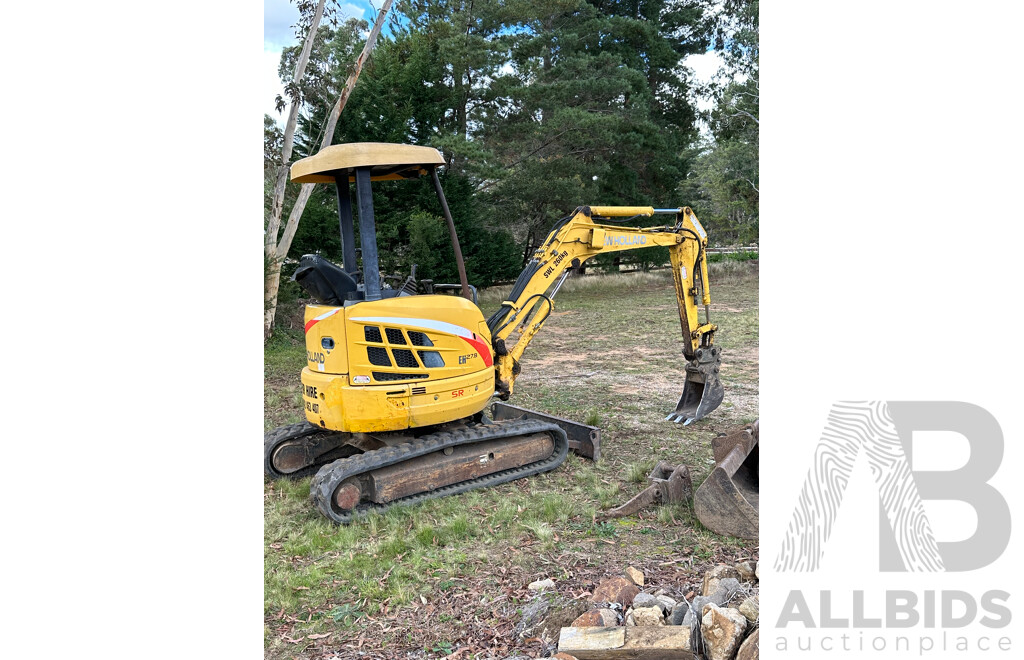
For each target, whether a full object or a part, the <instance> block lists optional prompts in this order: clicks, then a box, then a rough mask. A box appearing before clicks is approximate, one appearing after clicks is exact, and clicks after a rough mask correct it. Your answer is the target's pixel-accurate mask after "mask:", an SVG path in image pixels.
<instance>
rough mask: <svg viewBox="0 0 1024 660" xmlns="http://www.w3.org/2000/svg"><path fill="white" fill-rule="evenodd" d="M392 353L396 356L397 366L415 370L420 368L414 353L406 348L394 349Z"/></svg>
mask: <svg viewBox="0 0 1024 660" xmlns="http://www.w3.org/2000/svg"><path fill="white" fill-rule="evenodd" d="M391 352H392V353H393V354H394V356H395V364H397V365H398V366H399V367H403V368H405V369H415V368H416V367H418V366H420V363H419V362H417V361H416V358H415V357H414V356H413V354H412V351H408V350H406V349H404V348H394V349H392V350H391Z"/></svg>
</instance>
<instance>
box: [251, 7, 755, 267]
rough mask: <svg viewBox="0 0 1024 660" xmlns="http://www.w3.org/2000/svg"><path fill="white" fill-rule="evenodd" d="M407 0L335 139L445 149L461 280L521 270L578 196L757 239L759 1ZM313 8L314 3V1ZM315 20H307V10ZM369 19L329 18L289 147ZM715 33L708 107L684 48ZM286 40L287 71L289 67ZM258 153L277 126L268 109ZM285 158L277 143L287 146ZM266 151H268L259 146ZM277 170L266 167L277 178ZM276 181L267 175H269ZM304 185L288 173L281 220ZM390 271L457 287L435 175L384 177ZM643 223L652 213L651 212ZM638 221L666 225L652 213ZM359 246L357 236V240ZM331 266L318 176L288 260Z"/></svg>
mask: <svg viewBox="0 0 1024 660" xmlns="http://www.w3.org/2000/svg"><path fill="white" fill-rule="evenodd" d="M724 7H725V9H724V11H723V12H712V11H709V9H708V3H706V2H704V1H703V0H688V1H685V2H682V3H678V2H669V1H668V0H639V1H638V0H631V1H629V2H627V1H624V0H545V1H543V2H542V1H541V0H505V1H499V0H440V1H438V0H429V1H428V0H405V1H402V2H399V3H397V4H396V5H395V9H394V10H393V12H394V13H393V15H392V22H391V30H390V33H389V32H388V31H385V34H384V35H382V36H381V38H380V39H379V40H378V43H377V46H376V48H375V50H374V52H373V56H372V58H371V59H370V60H369V61H368V62H367V63H366V65H365V66H364V68H363V71H362V75H361V77H360V79H359V82H358V84H357V85H356V87H355V88H354V89H353V90H352V93H351V95H350V97H349V99H348V102H347V104H346V106H345V109H344V111H343V112H342V113H341V116H340V118H339V121H338V123H337V127H336V130H335V134H334V136H333V143H335V144H340V143H346V142H397V143H409V144H420V145H427V146H433V147H436V148H439V149H440V150H441V151H442V153H443V155H444V158H445V160H446V163H447V167H446V168H445V169H444V170H443V173H442V176H441V180H442V185H443V187H444V191H445V195H446V197H447V199H448V203H449V207H450V209H451V212H452V215H453V219H454V222H455V226H456V229H457V231H458V235H459V240H460V244H461V248H462V252H463V255H464V257H465V261H466V269H467V274H468V277H469V280H470V282H471V283H472V284H475V285H477V286H480V287H482V286H488V285H491V284H493V283H496V282H507V281H510V280H512V279H514V278H515V276H516V275H517V273H518V271H519V270H520V269H521V267H522V265H523V262H524V260H525V259H527V258H529V255H530V254H531V253H532V249H533V248H534V247H535V246H536V245H537V244H539V242H540V241H541V240H542V239H543V237H544V236H545V235H546V234H547V232H548V231H549V229H550V227H551V226H552V225H553V223H554V222H555V221H557V220H558V219H559V218H560V217H563V216H564V215H565V214H567V213H569V212H571V211H572V210H573V209H574V208H576V207H577V206H579V205H582V204H627V205H641V204H652V205H656V206H660V205H669V204H687V205H690V206H692V207H694V209H695V210H696V211H697V214H698V216H699V217H700V218H701V219H702V221H703V222H704V224H705V226H706V227H708V228H709V230H710V232H711V235H712V240H713V241H715V242H718V243H721V242H724V241H754V240H756V238H757V231H758V225H757V184H758V178H757V158H758V153H757V123H756V117H757V29H758V25H757V2H756V0H754V1H750V0H726V2H725V5H724ZM307 9H308V8H307ZM303 15H304V16H305V14H303ZM367 28H368V24H367V23H366V22H365V21H357V20H354V19H350V20H347V21H343V22H339V21H337V20H335V21H330V20H325V22H324V25H322V26H321V28H320V29H319V31H318V32H317V35H316V39H315V41H314V44H313V50H312V54H311V57H310V63H309V65H308V67H307V75H306V78H305V79H304V80H303V81H302V82H301V83H300V84H299V85H296V86H292V87H289V88H288V90H287V91H286V95H288V96H290V97H294V98H296V99H299V100H300V101H301V103H302V112H301V113H300V121H299V126H298V128H297V131H296V141H295V154H294V157H296V158H298V157H302V156H305V155H308V154H309V153H312V152H314V151H316V150H317V149H318V148H319V144H320V141H321V139H322V130H323V129H322V127H323V126H324V125H325V124H326V119H327V113H328V111H329V109H330V108H331V106H332V105H333V103H334V101H335V99H337V97H338V95H339V94H340V93H341V91H342V90H341V87H342V85H343V83H344V80H345V78H346V76H347V74H348V73H349V71H350V68H351V66H352V63H353V61H354V59H355V56H356V54H357V53H358V52H359V50H360V49H361V48H362V45H363V42H364V35H365V32H366V30H367ZM712 45H714V46H715V47H716V48H719V49H721V50H722V51H723V52H724V53H725V54H726V61H727V63H728V65H729V72H730V75H731V77H729V78H728V80H726V79H724V78H723V80H722V81H720V83H719V84H717V85H716V86H714V87H713V89H711V90H707V92H708V93H711V94H713V95H714V96H715V98H716V100H717V102H718V106H717V107H716V109H715V110H714V111H713V112H712V113H709V114H708V115H707V116H705V117H703V119H704V121H705V122H706V123H707V125H708V126H709V127H710V129H711V130H710V132H711V138H710V139H709V140H706V141H705V142H703V143H701V142H700V140H699V134H698V130H697V120H698V113H697V111H696V109H695V107H694V104H693V98H694V95H695V94H698V93H702V90H696V89H694V88H693V87H692V83H691V81H690V79H689V78H688V77H687V74H686V70H685V68H684V67H683V66H682V62H683V58H685V57H686V56H687V55H690V54H694V53H701V52H704V51H705V50H706V49H707V48H708V47H709V46H712ZM298 52H299V46H298V45H296V46H295V47H294V48H291V49H286V50H285V52H284V54H283V56H282V61H281V66H280V70H281V72H282V74H283V75H284V74H287V73H288V72H289V71H290V70H291V68H292V67H293V66H294V61H295V58H296V57H297V54H298ZM264 133H265V165H267V164H269V163H272V161H273V159H272V158H271V157H270V156H272V155H273V153H274V145H275V144H279V143H280V137H281V136H280V131H279V129H276V126H274V124H273V122H272V121H270V118H269V117H267V118H266V119H265V131H264ZM277 153H278V154H279V149H278V151H277ZM267 154H269V156H268V155H267ZM273 169H274V168H272V167H266V166H265V172H266V173H269V174H273ZM265 178H266V181H265V189H266V190H268V191H269V190H270V189H272V183H273V177H272V176H268V177H265ZM297 190H298V186H296V185H295V184H291V183H289V184H288V193H287V195H286V198H285V209H284V210H285V215H286V216H287V213H288V211H289V210H290V208H291V204H292V201H293V200H294V197H295V194H296V192H297ZM374 208H375V220H376V223H377V239H378V248H379V254H380V257H381V269H382V271H384V272H385V273H386V274H393V275H396V276H398V277H399V278H404V277H405V276H406V275H408V273H409V272H410V270H411V268H412V266H413V264H416V265H417V276H418V277H419V278H420V279H433V280H434V281H435V282H444V283H454V282H457V281H458V273H457V270H456V265H455V261H454V256H453V252H452V248H451V243H450V239H449V236H448V230H447V226H446V223H445V222H444V220H443V216H442V212H441V209H440V207H439V205H438V203H437V200H436V197H435V195H434V191H433V190H432V186H431V185H430V182H429V180H424V181H419V182H416V181H412V182H409V181H407V182H394V183H391V182H386V183H382V184H377V185H375V188H374ZM641 224H645V223H641ZM646 224H660V219H658V220H652V221H651V222H649V223H646ZM357 241H358V237H357ZM310 252H319V253H321V254H323V255H324V256H325V257H327V258H328V259H332V260H335V261H337V260H339V259H340V253H341V244H340V239H339V231H338V223H337V211H336V201H335V196H334V190H333V187H332V186H318V187H317V189H315V191H314V193H313V196H312V197H311V198H310V200H309V203H308V204H307V206H306V210H305V212H304V215H303V219H302V222H301V223H299V227H298V231H297V233H296V236H295V239H294V241H293V243H292V247H291V250H290V252H289V257H290V258H291V259H296V258H298V257H299V256H301V255H302V254H305V253H310ZM667 261H668V251H667V248H663V247H649V248H644V249H639V250H629V251H624V252H622V253H616V254H605V255H600V256H599V257H598V258H597V259H595V260H594V262H593V265H594V266H596V267H598V268H603V269H605V270H618V269H619V267H620V266H624V267H625V268H626V269H639V270H648V269H650V268H652V267H655V266H660V265H663V264H665V263H667Z"/></svg>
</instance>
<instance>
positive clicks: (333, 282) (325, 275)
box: [292, 254, 358, 306]
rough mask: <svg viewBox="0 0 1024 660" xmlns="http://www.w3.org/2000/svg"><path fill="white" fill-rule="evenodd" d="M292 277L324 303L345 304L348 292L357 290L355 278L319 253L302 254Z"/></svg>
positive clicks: (318, 300) (307, 291)
mask: <svg viewBox="0 0 1024 660" xmlns="http://www.w3.org/2000/svg"><path fill="white" fill-rule="evenodd" d="M357 274H358V273H357ZM292 279H294V280H295V281H296V282H298V283H299V286H301V287H302V288H303V290H304V291H305V292H306V293H308V294H309V295H310V296H312V297H313V298H314V299H315V300H316V301H317V302H319V303H321V304H324V305H336V306H341V305H344V304H345V299H346V298H348V297H349V296H348V294H349V293H351V292H353V291H355V290H356V280H355V278H353V277H352V276H351V275H349V274H348V273H346V272H345V271H344V270H342V269H341V268H339V267H338V266H335V265H334V264H332V263H331V262H330V261H327V260H326V259H324V258H323V257H321V256H320V255H319V254H304V255H302V258H301V259H300V260H299V267H298V268H297V269H296V270H295V275H294V276H293V277H292Z"/></svg>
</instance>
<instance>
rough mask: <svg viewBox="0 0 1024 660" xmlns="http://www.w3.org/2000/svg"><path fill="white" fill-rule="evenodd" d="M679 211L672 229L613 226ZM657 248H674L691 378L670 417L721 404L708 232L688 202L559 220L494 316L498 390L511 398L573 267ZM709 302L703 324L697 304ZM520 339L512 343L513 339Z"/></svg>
mask: <svg viewBox="0 0 1024 660" xmlns="http://www.w3.org/2000/svg"><path fill="white" fill-rule="evenodd" d="M652 215H673V216H674V217H675V223H674V224H673V225H671V226H664V227H650V228H638V227H628V226H622V225H618V224H613V223H615V222H616V221H615V220H612V219H613V218H623V220H619V221H618V222H628V221H629V220H632V219H634V218H637V217H641V216H652ZM655 245H660V246H665V247H668V248H669V253H670V255H671V263H672V273H673V280H674V282H675V291H676V303H677V305H678V308H679V321H680V325H681V326H682V331H683V340H684V341H683V355H684V356H685V357H686V359H687V365H686V383H685V385H684V388H683V395H682V396H681V397H680V400H679V404H678V405H677V407H676V410H674V411H673V412H672V413H670V414H669V415H668V417H667V419H672V420H673V421H677V422H684V423H686V424H689V423H690V422H692V421H694V420H697V419H700V418H701V417H703V416H704V415H706V414H707V413H708V412H710V411H711V410H713V409H714V408H716V407H718V405H719V404H720V403H721V401H722V398H723V394H724V393H723V390H722V386H721V382H720V381H719V378H718V369H719V366H720V364H721V355H720V351H719V349H718V348H717V347H715V346H714V333H715V330H716V329H717V326H715V325H714V324H712V323H711V322H710V319H709V307H710V305H711V295H710V290H709V286H708V272H707V260H706V259H705V249H706V247H707V233H706V232H705V231H704V228H703V227H702V226H701V224H700V222H699V221H698V220H697V216H696V215H694V213H693V211H692V210H691V209H690V208H689V207H684V208H675V209H655V208H653V207H650V206H583V207H580V208H577V209H576V210H575V211H574V212H573V213H572V214H571V215H569V216H567V217H565V218H563V219H562V220H560V221H559V222H558V223H557V224H556V225H555V226H554V228H553V229H552V230H551V232H550V233H549V234H548V236H547V237H546V238H545V240H544V242H543V243H542V244H541V246H540V247H539V248H538V249H537V251H536V252H535V253H534V254H533V257H532V259H531V260H530V262H529V263H528V264H527V265H526V268H524V269H523V271H522V273H520V274H519V278H518V279H517V280H516V282H515V284H514V285H513V287H512V291H511V292H510V293H509V296H508V299H507V300H504V301H503V302H502V304H501V308H500V309H498V311H497V312H495V313H494V314H493V315H492V316H491V317H490V318H489V319H488V320H487V325H488V328H489V329H490V331H491V341H492V344H493V347H494V352H495V361H494V367H495V388H496V391H497V393H498V395H499V397H501V398H502V399H506V400H507V399H508V398H509V396H511V394H512V388H513V386H514V383H515V379H516V376H518V375H519V372H520V362H521V360H522V356H523V353H524V352H525V350H526V348H527V346H529V343H530V341H532V339H533V338H534V336H536V334H537V333H538V332H539V331H540V329H541V328H542V327H543V325H544V322H545V321H546V320H547V318H548V316H549V315H550V314H551V311H552V310H553V309H554V304H553V302H552V298H554V296H555V294H557V293H558V289H559V288H560V287H561V285H562V283H563V282H564V281H565V278H566V276H567V275H568V274H569V270H570V269H571V268H574V267H578V266H580V265H581V264H582V263H584V262H585V261H586V260H587V259H589V258H591V257H593V256H595V255H597V254H601V253H604V252H621V251H625V250H634V249H638V248H644V247H652V246H655ZM700 306H703V307H704V322H703V323H701V321H700V320H699V318H698V309H699V307H700ZM513 333H518V340H517V341H516V342H515V343H514V344H513V345H511V346H510V345H509V343H508V339H509V336H510V335H512V334H513Z"/></svg>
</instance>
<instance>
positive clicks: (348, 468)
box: [309, 419, 569, 525]
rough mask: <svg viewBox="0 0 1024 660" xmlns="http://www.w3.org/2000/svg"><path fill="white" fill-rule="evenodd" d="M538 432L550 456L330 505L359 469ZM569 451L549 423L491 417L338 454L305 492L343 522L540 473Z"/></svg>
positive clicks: (561, 433) (563, 438)
mask: <svg viewBox="0 0 1024 660" xmlns="http://www.w3.org/2000/svg"><path fill="white" fill-rule="evenodd" d="M541 432H546V433H548V434H549V435H551V439H552V440H553V441H554V451H553V452H552V454H551V456H550V457H548V458H546V459H544V460H541V461H535V462H533V463H528V464H527V465H523V466H520V467H517V468H511V469H509V470H503V471H501V472H495V473H494V474H489V475H486V476H483V477H479V478H477V479H470V480H469V481H463V482H460V483H457V484H451V485H449V486H444V487H442V488H437V489H435V490H431V491H427V492H425V493H419V494H417V495H410V496H408V497H403V498H400V499H397V500H394V501H392V502H388V503H386V504H376V503H374V502H362V503H360V504H359V505H358V506H357V507H356V508H355V509H353V510H351V511H346V512H342V511H338V510H336V509H335V508H334V506H333V500H334V498H333V494H334V491H335V489H336V488H337V487H338V486H339V485H341V483H342V482H343V481H345V480H346V479H349V478H350V477H353V476H356V475H359V474H362V473H364V472H370V471H372V470H375V469H377V468H382V467H385V466H388V465H394V464H396V463H401V462H402V461H407V460H409V459H411V458H416V457H417V456H424V455H426V454H431V453H433V452H436V451H440V450H442V449H444V448H445V447H456V446H459V445H466V444H472V443H476V442H485V441H488V440H495V439H498V438H509V437H514V436H520V435H528V434H531V433H541ZM568 453H569V440H568V438H566V435H565V431H563V430H562V429H561V428H559V427H558V426H556V425H554V424H551V423H548V422H541V421H539V420H535V419H516V420H509V421H504V422H495V423H493V424H489V425H486V426H485V425H480V426H475V427H472V428H468V429H458V430H455V431H447V432H439V433H432V434H430V435H425V436H422V437H420V438H417V439H416V440H414V441H413V442H410V443H407V444H402V445H396V446H393V447H384V448H382V449H376V450H374V451H369V452H366V453H364V454H359V455H357V456H350V457H348V458H339V459H338V460H336V461H334V462H333V463H329V464H327V465H325V466H323V467H322V468H320V470H319V471H318V472H317V473H316V476H315V477H313V481H312V483H310V486H309V494H310V497H311V498H312V499H313V502H314V504H316V508H317V509H319V510H320V513H322V514H323V515H324V516H326V517H327V518H329V519H330V520H333V521H334V522H336V523H340V524H343V525H345V524H348V523H350V522H352V520H353V519H354V518H356V517H358V516H364V515H366V514H368V513H370V512H371V511H383V510H384V509H387V508H389V507H392V506H407V505H409V504H417V503H419V502H424V501H426V500H429V499H433V498H436V497H444V496H447V495H456V494H458V493H464V492H466V491H469V490H473V489H476V488H485V487H488V486H496V485H498V484H503V483H506V482H509V481H514V480H516V479H521V478H523V477H529V476H532V475H534V474H540V473H541V472H547V471H548V470H553V469H555V468H557V467H558V466H559V465H561V464H562V462H563V461H565V457H566V456H567V455H568Z"/></svg>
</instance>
